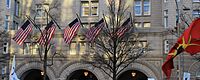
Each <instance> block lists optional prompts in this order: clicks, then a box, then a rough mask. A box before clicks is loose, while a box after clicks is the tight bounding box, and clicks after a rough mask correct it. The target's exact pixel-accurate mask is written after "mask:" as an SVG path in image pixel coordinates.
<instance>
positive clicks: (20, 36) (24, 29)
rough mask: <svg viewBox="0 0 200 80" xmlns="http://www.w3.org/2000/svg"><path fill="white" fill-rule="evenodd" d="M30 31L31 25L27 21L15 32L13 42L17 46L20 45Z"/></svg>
mask: <svg viewBox="0 0 200 80" xmlns="http://www.w3.org/2000/svg"><path fill="white" fill-rule="evenodd" d="M31 31H32V24H31V22H30V21H29V20H27V21H26V22H25V23H24V24H23V25H22V26H21V28H20V29H19V30H18V31H17V33H16V34H15V36H14V38H13V40H14V41H16V43H17V44H18V45H21V44H22V43H23V42H24V41H25V39H26V38H27V36H28V34H29V33H30V32H31Z"/></svg>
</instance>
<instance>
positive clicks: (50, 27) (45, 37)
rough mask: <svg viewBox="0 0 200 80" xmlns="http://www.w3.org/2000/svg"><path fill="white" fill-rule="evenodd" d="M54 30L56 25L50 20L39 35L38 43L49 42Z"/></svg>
mask: <svg viewBox="0 0 200 80" xmlns="http://www.w3.org/2000/svg"><path fill="white" fill-rule="evenodd" d="M55 30H56V25H55V24H54V22H53V21H50V22H49V23H48V24H47V27H45V29H44V30H43V32H42V35H41V36H40V38H39V40H38V43H39V44H40V45H44V44H45V43H46V41H47V44H49V43H50V41H51V39H52V37H53V35H54V33H55Z"/></svg>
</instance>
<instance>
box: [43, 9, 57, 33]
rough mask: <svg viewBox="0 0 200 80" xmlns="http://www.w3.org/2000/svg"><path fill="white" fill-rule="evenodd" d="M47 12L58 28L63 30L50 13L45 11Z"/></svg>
mask: <svg viewBox="0 0 200 80" xmlns="http://www.w3.org/2000/svg"><path fill="white" fill-rule="evenodd" d="M45 12H46V13H47V15H48V16H49V17H50V18H51V19H52V20H53V22H54V23H55V24H56V25H57V26H58V28H59V29H61V28H60V26H59V25H58V23H57V22H56V21H55V19H54V18H53V17H52V16H51V15H50V13H48V12H47V10H46V9H45Z"/></svg>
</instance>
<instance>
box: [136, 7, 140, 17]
mask: <svg viewBox="0 0 200 80" xmlns="http://www.w3.org/2000/svg"><path fill="white" fill-rule="evenodd" d="M135 15H141V6H135Z"/></svg>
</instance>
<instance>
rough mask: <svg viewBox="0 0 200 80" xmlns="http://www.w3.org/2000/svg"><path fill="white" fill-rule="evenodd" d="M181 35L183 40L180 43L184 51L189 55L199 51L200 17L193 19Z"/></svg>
mask: <svg viewBox="0 0 200 80" xmlns="http://www.w3.org/2000/svg"><path fill="white" fill-rule="evenodd" d="M183 35H184V42H182V43H183V46H184V47H183V48H184V49H185V51H186V52H188V53H190V54H191V55H194V54H196V53H198V52H200V18H198V19H196V20H194V21H193V22H192V23H191V24H190V26H189V28H188V29H186V30H185V32H184V33H183ZM182 41H183V40H182Z"/></svg>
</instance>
